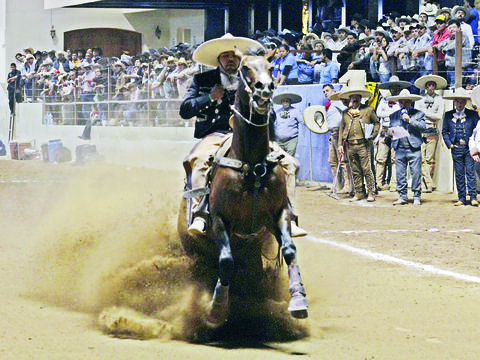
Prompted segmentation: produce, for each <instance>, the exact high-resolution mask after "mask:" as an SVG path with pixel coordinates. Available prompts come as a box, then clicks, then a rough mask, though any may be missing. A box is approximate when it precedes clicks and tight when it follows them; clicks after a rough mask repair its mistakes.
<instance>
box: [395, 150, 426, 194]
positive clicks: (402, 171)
mask: <svg viewBox="0 0 480 360" xmlns="http://www.w3.org/2000/svg"><path fill="white" fill-rule="evenodd" d="M395 166H396V168H397V191H398V195H399V197H400V198H401V199H403V200H407V186H408V185H407V166H409V167H410V172H411V174H412V192H413V198H414V199H419V200H420V196H421V193H422V150H421V149H420V148H419V149H413V148H411V147H410V148H403V147H399V148H397V150H396V151H395Z"/></svg>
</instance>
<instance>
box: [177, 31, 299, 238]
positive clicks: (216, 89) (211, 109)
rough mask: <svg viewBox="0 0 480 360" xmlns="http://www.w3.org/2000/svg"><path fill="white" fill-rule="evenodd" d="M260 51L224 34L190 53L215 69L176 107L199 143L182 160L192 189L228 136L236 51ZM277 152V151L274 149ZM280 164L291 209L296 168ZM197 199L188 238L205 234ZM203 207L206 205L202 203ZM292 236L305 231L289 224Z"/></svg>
mask: <svg viewBox="0 0 480 360" xmlns="http://www.w3.org/2000/svg"><path fill="white" fill-rule="evenodd" d="M258 48H263V47H262V45H261V44H260V43H259V42H257V41H255V40H252V39H249V38H243V37H235V36H232V35H231V34H225V35H224V36H222V37H221V38H217V39H213V40H209V41H207V42H205V43H203V44H202V45H200V46H199V47H198V48H197V49H196V50H195V52H194V53H193V60H194V61H196V62H197V63H200V64H203V65H206V66H210V67H214V68H215V69H213V70H209V71H205V72H203V73H200V74H196V75H194V77H193V80H192V84H191V85H190V88H189V89H188V91H187V93H186V94H185V98H184V99H183V101H182V104H181V105H180V116H181V117H182V118H183V119H191V118H192V117H196V121H195V132H194V136H195V138H197V139H200V140H199V142H198V143H197V144H196V145H195V146H194V147H193V149H192V150H191V151H190V154H188V155H187V157H186V158H185V160H184V164H185V165H186V166H185V167H186V168H189V169H190V171H191V185H192V189H202V188H204V187H205V186H206V185H207V184H206V174H207V171H208V170H209V169H210V167H211V165H212V160H211V159H212V158H213V156H214V155H215V153H216V151H217V150H218V148H219V147H220V146H221V145H222V144H223V143H224V142H225V141H226V140H227V137H228V136H230V135H231V127H230V123H229V119H230V117H231V116H232V114H233V111H232V109H231V106H232V105H233V103H234V100H235V93H236V91H237V88H238V85H239V77H238V68H239V66H240V61H241V59H240V58H239V56H238V55H237V53H236V51H240V52H241V53H246V52H248V50H249V49H258ZM276 147H277V148H278V149H275V150H279V149H280V148H279V147H278V145H276ZM283 154H284V158H283V159H281V160H280V165H281V166H282V168H283V170H284V172H285V176H286V180H287V194H288V197H289V200H290V203H291V204H292V208H293V207H294V198H295V174H296V173H297V172H298V164H297V161H296V159H295V158H293V157H292V156H290V155H288V154H286V153H285V152H283ZM199 201H200V197H194V198H192V212H193V217H194V219H193V222H192V224H191V225H190V227H189V229H188V231H189V233H190V234H191V235H202V234H205V232H206V226H207V223H206V212H205V211H206V209H203V208H202V209H200V208H199ZM204 204H206V203H205V202H204ZM291 225H292V236H301V235H306V232H305V230H303V229H300V228H299V227H298V226H296V224H295V222H294V221H292V224H291Z"/></svg>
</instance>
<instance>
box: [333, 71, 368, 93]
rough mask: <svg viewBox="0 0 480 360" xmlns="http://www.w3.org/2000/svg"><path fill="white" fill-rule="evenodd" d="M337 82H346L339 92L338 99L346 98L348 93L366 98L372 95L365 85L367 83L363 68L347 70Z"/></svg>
mask: <svg viewBox="0 0 480 360" xmlns="http://www.w3.org/2000/svg"><path fill="white" fill-rule="evenodd" d="M339 82H340V83H344V84H346V86H344V87H343V88H342V91H341V92H340V95H339V97H340V99H348V98H349V97H350V95H361V96H362V97H363V98H367V99H368V98H369V97H371V96H372V93H371V92H370V91H368V90H367V89H366V87H365V85H366V83H367V73H366V72H365V70H348V71H347V72H346V73H345V74H344V75H343V76H342V77H341V78H340V79H339Z"/></svg>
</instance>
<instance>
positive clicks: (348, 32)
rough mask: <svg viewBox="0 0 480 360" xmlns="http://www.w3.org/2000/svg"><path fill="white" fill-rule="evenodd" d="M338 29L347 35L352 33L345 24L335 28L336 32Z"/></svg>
mask: <svg viewBox="0 0 480 360" xmlns="http://www.w3.org/2000/svg"><path fill="white" fill-rule="evenodd" d="M340 31H343V32H345V33H346V34H347V35H348V34H352V30H350V29H349V28H347V27H345V26H342V27H341V28H339V29H338V30H337V33H339V32H340Z"/></svg>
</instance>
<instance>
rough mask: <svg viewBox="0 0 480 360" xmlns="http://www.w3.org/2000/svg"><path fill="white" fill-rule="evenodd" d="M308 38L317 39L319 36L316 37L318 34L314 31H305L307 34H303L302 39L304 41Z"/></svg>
mask: <svg viewBox="0 0 480 360" xmlns="http://www.w3.org/2000/svg"><path fill="white" fill-rule="evenodd" d="M309 38H311V39H313V40H319V39H320V38H319V37H318V35H317V34H315V33H307V34H305V36H304V40H305V41H306V40H307V39H309Z"/></svg>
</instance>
